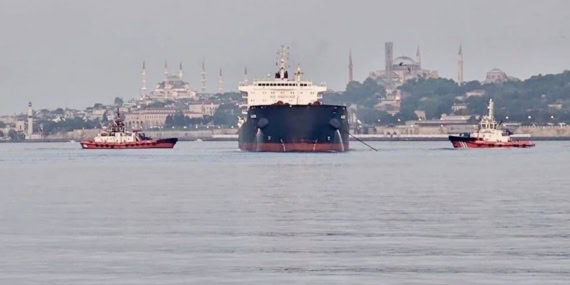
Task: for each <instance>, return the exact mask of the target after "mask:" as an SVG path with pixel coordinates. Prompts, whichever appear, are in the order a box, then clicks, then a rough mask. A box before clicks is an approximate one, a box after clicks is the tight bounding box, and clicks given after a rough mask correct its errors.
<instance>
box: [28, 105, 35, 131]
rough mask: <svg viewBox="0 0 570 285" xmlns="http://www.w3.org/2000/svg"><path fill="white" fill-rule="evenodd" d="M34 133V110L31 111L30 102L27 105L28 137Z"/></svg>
mask: <svg viewBox="0 0 570 285" xmlns="http://www.w3.org/2000/svg"><path fill="white" fill-rule="evenodd" d="M33 133H34V110H33V109H32V102H30V103H28V136H31V135H32V134H33Z"/></svg>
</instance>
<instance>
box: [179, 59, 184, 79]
mask: <svg viewBox="0 0 570 285" xmlns="http://www.w3.org/2000/svg"><path fill="white" fill-rule="evenodd" d="M183 75H184V73H183V71H182V61H181V62H180V67H179V68H178V78H179V79H180V80H182V76H183Z"/></svg>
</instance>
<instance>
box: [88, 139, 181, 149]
mask: <svg viewBox="0 0 570 285" xmlns="http://www.w3.org/2000/svg"><path fill="white" fill-rule="evenodd" d="M176 142H178V139H177V138H168V139H153V140H143V141H137V142H124V143H111V142H95V141H90V140H86V141H81V147H82V148H83V149H149V148H173V147H174V145H175V144H176Z"/></svg>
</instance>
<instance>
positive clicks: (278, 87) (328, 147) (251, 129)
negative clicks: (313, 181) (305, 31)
mask: <svg viewBox="0 0 570 285" xmlns="http://www.w3.org/2000/svg"><path fill="white" fill-rule="evenodd" d="M278 54H279V58H278V62H277V66H278V67H279V69H278V71H277V72H276V73H275V76H274V78H268V79H266V80H255V81H253V82H252V83H251V84H247V83H246V82H245V83H242V84H240V86H239V90H240V92H242V94H244V96H246V98H247V113H246V118H245V120H244V121H243V123H242V124H241V125H240V128H239V135H238V141H239V142H238V144H239V149H240V150H243V151H254V152H344V151H347V150H348V148H349V137H348V136H349V133H348V131H349V126H348V115H347V109H346V107H345V106H339V105H327V104H323V103H321V102H320V101H319V100H320V99H321V98H322V92H324V91H326V90H327V87H326V85H325V84H320V85H316V84H313V82H311V81H308V80H303V78H302V76H303V72H302V71H301V67H300V66H299V67H297V70H296V72H295V74H294V78H292V79H289V73H288V71H287V59H288V49H287V48H284V47H282V48H281V50H280V51H279V53H278Z"/></svg>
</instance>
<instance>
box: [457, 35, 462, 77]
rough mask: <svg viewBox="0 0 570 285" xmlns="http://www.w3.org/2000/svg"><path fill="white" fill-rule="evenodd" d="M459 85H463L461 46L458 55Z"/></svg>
mask: <svg viewBox="0 0 570 285" xmlns="http://www.w3.org/2000/svg"><path fill="white" fill-rule="evenodd" d="M457 84H459V85H462V84H463V49H462V47H461V45H459V53H458V54H457Z"/></svg>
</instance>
